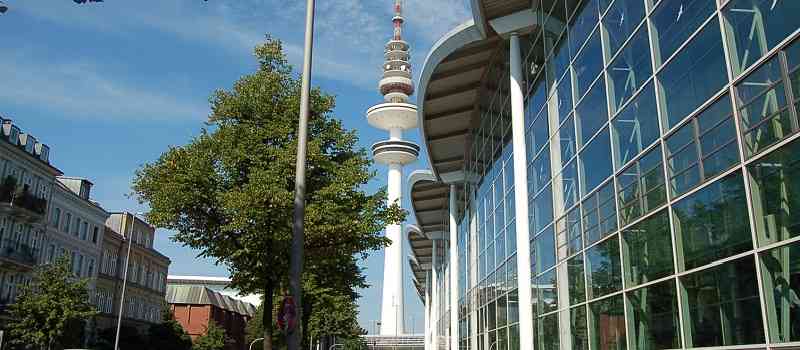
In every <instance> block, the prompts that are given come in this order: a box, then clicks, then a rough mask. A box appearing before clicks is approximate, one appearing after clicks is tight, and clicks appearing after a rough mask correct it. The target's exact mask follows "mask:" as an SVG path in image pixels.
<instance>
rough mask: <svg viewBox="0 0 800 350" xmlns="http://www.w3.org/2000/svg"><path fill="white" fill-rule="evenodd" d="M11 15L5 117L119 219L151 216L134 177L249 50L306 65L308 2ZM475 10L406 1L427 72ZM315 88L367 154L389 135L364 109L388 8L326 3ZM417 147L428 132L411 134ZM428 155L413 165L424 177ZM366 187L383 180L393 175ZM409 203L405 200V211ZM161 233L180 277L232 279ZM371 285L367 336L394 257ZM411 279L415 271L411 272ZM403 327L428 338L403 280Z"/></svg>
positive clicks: (38, 1) (186, 135)
mask: <svg viewBox="0 0 800 350" xmlns="http://www.w3.org/2000/svg"><path fill="white" fill-rule="evenodd" d="M4 1H5V2H6V3H7V4H8V5H9V6H10V8H11V9H10V10H9V12H8V13H6V14H5V15H0V32H2V33H3V35H2V37H0V47H2V48H0V52H2V54H0V114H3V115H5V116H7V117H11V118H12V119H14V120H15V122H16V123H18V124H19V125H20V126H21V127H22V128H23V129H24V130H25V131H27V132H30V133H31V134H32V135H34V136H36V137H37V138H38V139H40V140H42V141H43V142H45V143H47V144H49V145H50V146H51V148H52V151H51V160H52V162H53V163H54V165H56V166H57V167H58V168H60V169H61V170H62V171H64V173H65V174H66V175H69V176H81V177H87V178H89V179H91V180H92V181H93V182H94V183H95V187H94V190H93V191H94V192H93V197H94V199H95V200H97V201H98V202H100V203H101V204H102V205H103V206H104V207H105V208H106V209H107V210H109V211H122V210H127V211H141V210H143V209H144V208H141V207H139V206H138V205H137V203H136V202H135V201H134V200H132V199H130V198H128V197H127V196H126V194H128V193H129V192H130V181H131V178H132V175H133V172H134V171H135V170H136V169H137V168H138V167H139V166H140V165H141V164H144V163H146V162H150V161H153V160H154V159H156V158H157V157H158V155H159V154H160V153H161V152H163V151H164V150H165V149H166V148H167V147H168V146H169V145H180V144H184V143H186V142H187V141H188V140H189V139H190V138H191V137H192V136H194V135H196V134H197V133H198V132H199V131H200V128H201V127H202V123H203V122H204V121H205V120H206V117H207V115H208V112H209V104H208V98H209V96H210V95H211V92H212V91H213V90H214V89H218V88H228V87H230V86H231V85H232V83H233V82H234V81H235V80H236V79H238V78H239V77H240V76H242V75H245V74H248V73H250V72H252V71H253V70H254V69H255V68H256V64H255V61H254V60H253V56H252V48H253V47H254V45H256V44H257V43H258V42H260V41H262V38H263V37H264V34H267V33H269V34H271V35H272V36H273V37H276V38H278V39H281V40H283V41H284V44H285V49H286V52H287V54H288V56H289V58H290V61H291V62H292V63H293V64H295V65H299V63H300V61H301V59H302V47H303V43H302V39H303V28H302V24H303V15H304V11H305V7H304V6H305V2H304V1H300V0H288V1H287V0H240V1H230V0H227V1H226V0H210V1H208V2H203V1H201V0H136V1H119V0H106V2H104V3H97V4H92V3H87V4H84V5H77V4H75V3H73V1H71V0H4ZM467 1H468V0H406V16H407V17H408V21H407V25H406V37H407V39H408V40H409V41H410V42H411V43H412V47H413V50H414V52H413V60H414V63H415V67H416V68H417V70H418V71H419V70H420V69H421V67H420V65H421V63H422V61H423V60H424V56H425V55H426V54H427V52H428V50H429V48H430V47H431V45H432V44H433V43H434V42H435V41H436V40H437V39H438V38H439V37H440V36H441V35H443V34H444V33H446V32H447V31H448V30H450V29H452V28H453V27H454V26H456V25H457V24H459V23H461V22H463V21H465V20H467V19H468V18H470V13H469V10H468V5H467ZM317 6H318V8H317V29H316V41H315V42H316V48H315V50H316V51H315V66H314V72H313V83H314V85H318V86H321V87H322V88H323V89H324V90H325V91H327V92H329V93H332V94H334V95H336V96H337V98H338V100H337V108H336V113H335V114H336V116H337V117H338V118H340V119H342V120H343V121H344V123H345V125H346V126H347V127H348V128H350V129H357V130H358V132H359V136H360V138H361V146H363V147H368V146H369V145H371V144H372V143H374V142H376V141H379V140H381V139H384V138H386V137H387V136H388V135H386V133H385V132H381V131H379V130H374V129H372V128H371V127H369V125H368V124H367V122H366V118H365V116H364V111H366V109H367V108H369V107H370V106H371V105H373V104H375V103H377V102H379V101H380V99H381V97H380V96H379V94H378V93H377V91H376V90H377V87H376V85H377V81H378V79H379V74H380V66H381V61H382V54H383V48H382V46H383V44H384V43H385V42H386V40H387V39H388V38H389V37H390V35H391V22H390V19H391V10H392V9H391V7H392V1H391V0H318V1H317ZM406 137H407V138H408V139H410V140H414V141H417V142H419V133H418V131H413V132H410V133H407V134H406ZM427 164H428V163H427V160H426V159H425V158H421V159H420V161H418V162H417V163H415V164H412V165H411V166H409V167H407V171H406V176H407V175H408V174H409V173H410V172H411V171H412V170H414V169H418V168H424V167H427ZM376 170H378V171H379V173H378V174H379V175H378V177H377V178H376V179H375V180H374V181H373V182H372V183H371V184H370V185H369V186H368V189H369V190H375V189H377V188H378V187H380V186H383V185H384V184H385V181H386V180H385V178H386V172H385V171H384V170H383V169H381V168H376ZM405 205H406V207H408V203H405ZM170 235H171V234H170V232H167V231H159V234H158V238H157V240H156V243H155V244H156V248H157V249H158V250H160V251H161V252H163V253H164V254H166V255H167V256H169V257H170V258H171V259H172V265H171V266H170V274H182V275H187V274H188V275H208V276H226V275H227V271H226V270H225V269H224V268H222V267H219V266H216V265H215V264H214V261H212V260H203V259H198V258H196V255H197V252H196V251H192V250H190V249H188V248H184V247H182V246H180V245H177V244H175V243H173V242H171V241H170V239H169V237H170ZM364 266H365V267H366V268H367V269H366V272H367V276H368V279H369V282H370V283H371V285H372V287H371V288H369V289H366V290H364V291H363V293H362V295H363V298H362V299H361V300H360V302H359V303H360V305H361V307H360V310H361V314H360V321H361V324H362V327H364V328H366V329H368V330H370V331H372V329H373V325H372V320H377V319H379V318H380V311H379V308H380V285H381V278H382V272H383V255H382V254H381V253H380V252H375V253H374V254H372V255H371V256H370V258H369V259H367V260H366V261H365V262H364ZM406 270H407V269H406ZM405 283H406V290H407V293H406V304H407V305H408V306H407V309H406V310H407V312H406V318H407V320H406V322H407V324H409V325H410V324H411V322H412V319H413V322H414V327H413V328H414V329H415V330H416V331H418V332H419V331H421V329H422V312H421V303H420V302H419V298H418V297H417V296H416V292H415V291H414V289H413V287H412V286H411V284H410V277H409V272H408V271H406V276H405Z"/></svg>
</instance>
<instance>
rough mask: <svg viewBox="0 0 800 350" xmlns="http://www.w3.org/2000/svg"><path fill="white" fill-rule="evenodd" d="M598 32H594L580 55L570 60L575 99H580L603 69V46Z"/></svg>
mask: <svg viewBox="0 0 800 350" xmlns="http://www.w3.org/2000/svg"><path fill="white" fill-rule="evenodd" d="M599 33H600V32H599V31H596V32H594V34H593V35H592V37H591V38H589V41H588V42H587V43H586V46H585V47H584V48H583V50H581V53H580V55H579V56H578V57H577V58H575V61H573V62H572V70H573V73H574V74H575V96H576V98H575V99H576V100H580V98H581V97H582V96H583V95H584V94H585V93H586V91H588V90H589V85H591V84H592V82H593V81H594V80H595V78H597V76H598V75H600V72H601V71H602V70H603V48H602V46H601V45H600V34H599Z"/></svg>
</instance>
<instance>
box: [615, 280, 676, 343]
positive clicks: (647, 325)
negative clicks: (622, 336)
mask: <svg viewBox="0 0 800 350" xmlns="http://www.w3.org/2000/svg"><path fill="white" fill-rule="evenodd" d="M627 296H628V307H629V309H628V310H629V312H628V315H629V317H630V326H631V332H632V333H633V334H631V340H632V343H633V348H634V349H638V350H660V349H673V348H679V347H681V335H680V332H679V327H680V323H679V322H678V300H677V298H676V297H675V281H674V280H669V281H666V282H661V283H658V284H654V285H651V286H647V287H644V288H640V289H637V290H635V291H633V292H629V293H627Z"/></svg>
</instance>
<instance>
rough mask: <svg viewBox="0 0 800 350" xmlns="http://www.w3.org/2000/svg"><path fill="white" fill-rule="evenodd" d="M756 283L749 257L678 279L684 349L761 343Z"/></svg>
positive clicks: (760, 321)
mask: <svg viewBox="0 0 800 350" xmlns="http://www.w3.org/2000/svg"><path fill="white" fill-rule="evenodd" d="M757 283H758V282H757V280H756V271H755V262H754V261H753V256H746V257H743V258H741V259H737V260H734V261H731V262H728V263H725V264H724V265H721V266H718V267H713V268H710V269H707V270H703V271H700V272H697V273H693V274H691V275H688V276H685V277H682V278H681V284H682V285H683V290H684V291H685V292H684V293H685V295H684V296H683V297H684V298H686V301H687V303H688V309H686V308H685V309H684V312H685V313H688V318H689V324H687V325H686V327H687V328H688V332H687V333H688V334H687V335H688V336H689V337H688V339H687V345H688V347H711V346H729V345H744V344H761V343H764V327H763V322H762V319H761V305H760V302H759V297H758V284H757Z"/></svg>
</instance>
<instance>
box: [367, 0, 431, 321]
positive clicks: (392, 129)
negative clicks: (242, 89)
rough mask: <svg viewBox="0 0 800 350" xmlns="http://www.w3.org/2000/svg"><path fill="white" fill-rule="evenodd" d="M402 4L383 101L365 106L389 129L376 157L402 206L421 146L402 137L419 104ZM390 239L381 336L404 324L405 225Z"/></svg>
mask: <svg viewBox="0 0 800 350" xmlns="http://www.w3.org/2000/svg"><path fill="white" fill-rule="evenodd" d="M404 22H405V19H404V18H403V5H402V2H401V0H395V3H394V17H392V25H393V28H394V33H393V36H392V38H391V40H389V42H388V43H386V48H385V50H384V58H385V59H386V61H385V62H384V65H383V77H382V79H381V81H380V83H378V88H379V90H380V92H381V94H382V95H383V96H384V100H385V102H384V103H381V104H379V105H377V106H374V107H372V108H370V109H369V110H368V111H367V121H369V124H370V125H372V126H373V127H375V128H378V129H382V130H386V131H388V132H389V139H388V140H385V141H380V142H377V143H375V144H374V145H372V156H373V159H374V160H375V161H376V162H377V163H380V164H385V165H386V166H387V167H388V168H389V179H388V182H387V187H388V196H387V197H388V203H389V205H392V204H397V205H402V203H403V201H402V194H403V166H404V165H406V164H409V163H411V162H413V161H416V160H417V157H419V146H418V145H416V144H414V143H413V142H408V141H404V140H403V131H404V130H410V129H415V128H416V127H417V106H415V105H413V104H411V103H409V102H408V99H409V96H411V95H412V94H413V93H414V83H413V81H412V80H411V79H412V74H411V64H410V63H409V61H410V55H409V45H408V43H407V42H405V41H404V40H403V23H404ZM386 237H387V238H388V239H389V240H391V244H390V245H389V246H388V247H386V249H385V250H384V259H385V260H384V267H383V296H382V305H381V331H380V333H381V335H402V334H404V333H405V327H404V323H405V322H404V320H405V318H404V311H405V310H404V309H405V308H404V291H403V251H404V249H403V248H404V245H405V244H404V243H405V242H406V239H405V237H403V226H402V224H396V225H389V226H387V227H386Z"/></svg>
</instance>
